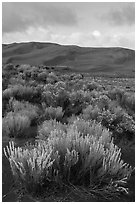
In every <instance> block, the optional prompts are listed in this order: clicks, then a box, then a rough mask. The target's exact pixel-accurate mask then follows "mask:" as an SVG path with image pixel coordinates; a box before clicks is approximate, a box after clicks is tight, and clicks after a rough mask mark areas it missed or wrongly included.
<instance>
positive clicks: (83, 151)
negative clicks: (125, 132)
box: [49, 130, 131, 187]
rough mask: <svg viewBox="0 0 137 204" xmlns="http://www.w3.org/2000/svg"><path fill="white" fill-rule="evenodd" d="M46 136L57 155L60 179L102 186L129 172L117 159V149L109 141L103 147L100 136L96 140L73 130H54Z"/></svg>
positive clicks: (118, 154) (75, 183) (127, 167)
mask: <svg viewBox="0 0 137 204" xmlns="http://www.w3.org/2000/svg"><path fill="white" fill-rule="evenodd" d="M50 138H51V139H50V140H49V142H50V144H51V146H53V148H54V151H55V152H56V151H57V152H58V154H59V156H60V161H57V163H56V165H57V166H58V168H59V172H60V177H61V178H62V180H63V181H64V182H70V183H72V184H74V185H86V186H94V187H95V186H96V185H98V187H99V186H100V187H103V185H105V184H106V185H109V184H110V183H111V182H112V181H113V183H115V182H117V180H119V181H120V180H122V179H126V178H127V177H128V176H129V175H130V173H131V167H129V165H126V164H124V162H123V161H122V160H121V158H120V157H121V153H120V149H118V148H117V147H116V146H115V145H114V144H113V142H112V141H111V142H110V145H109V146H108V148H104V145H103V143H102V138H100V139H97V138H96V137H95V136H94V135H92V136H91V135H87V136H85V137H81V136H80V133H78V131H77V130H70V131H68V132H67V133H66V134H65V133H64V132H61V131H57V130H55V131H53V132H51V136H50ZM69 155H70V156H69ZM66 160H67V161H66ZM55 162H56V160H55ZM121 184H122V182H121Z"/></svg>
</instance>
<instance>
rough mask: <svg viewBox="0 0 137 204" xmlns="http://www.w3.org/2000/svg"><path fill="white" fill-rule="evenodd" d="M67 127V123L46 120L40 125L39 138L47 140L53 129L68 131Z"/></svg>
mask: <svg viewBox="0 0 137 204" xmlns="http://www.w3.org/2000/svg"><path fill="white" fill-rule="evenodd" d="M66 128H67V126H66V125H65V124H62V123H60V122H58V121H56V120H46V121H44V122H43V123H42V125H40V126H39V128H38V136H37V138H38V139H41V140H47V138H48V137H49V135H50V133H51V131H54V130H55V129H56V130H62V131H66Z"/></svg>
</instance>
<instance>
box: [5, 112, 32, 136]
mask: <svg viewBox="0 0 137 204" xmlns="http://www.w3.org/2000/svg"><path fill="white" fill-rule="evenodd" d="M29 127H30V120H29V118H28V117H27V116H25V115H20V114H18V113H13V112H9V113H8V114H7V115H6V116H5V117H4V118H3V120H2V133H3V135H5V136H8V137H14V138H24V137H25V133H26V129H27V128H29Z"/></svg>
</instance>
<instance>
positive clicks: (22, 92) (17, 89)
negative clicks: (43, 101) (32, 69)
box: [3, 84, 40, 103]
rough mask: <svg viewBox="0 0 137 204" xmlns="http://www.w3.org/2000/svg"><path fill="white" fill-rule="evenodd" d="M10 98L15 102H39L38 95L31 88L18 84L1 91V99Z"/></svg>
mask: <svg viewBox="0 0 137 204" xmlns="http://www.w3.org/2000/svg"><path fill="white" fill-rule="evenodd" d="M11 97H14V98H15V99H17V100H25V101H29V102H33V103H34V102H35V101H37V100H39V97H40V94H39V93H38V92H37V90H36V89H34V88H33V87H29V86H23V85H20V84H19V85H14V86H12V87H9V88H7V89H5V90H4V91H3V99H10V98H11Z"/></svg>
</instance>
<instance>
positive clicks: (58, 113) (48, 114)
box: [41, 106, 64, 121]
mask: <svg viewBox="0 0 137 204" xmlns="http://www.w3.org/2000/svg"><path fill="white" fill-rule="evenodd" d="M63 115H64V112H63V111H62V107H57V108H54V107H52V106H50V107H48V108H46V109H45V110H43V114H42V116H41V117H42V119H43V120H50V119H56V120H58V121H61V120H62V117H63Z"/></svg>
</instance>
